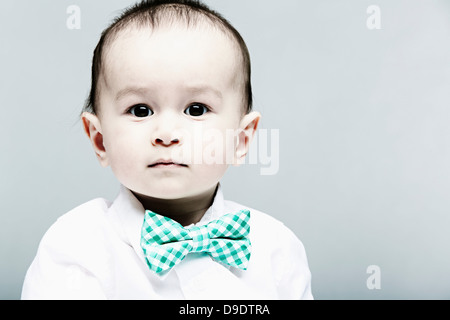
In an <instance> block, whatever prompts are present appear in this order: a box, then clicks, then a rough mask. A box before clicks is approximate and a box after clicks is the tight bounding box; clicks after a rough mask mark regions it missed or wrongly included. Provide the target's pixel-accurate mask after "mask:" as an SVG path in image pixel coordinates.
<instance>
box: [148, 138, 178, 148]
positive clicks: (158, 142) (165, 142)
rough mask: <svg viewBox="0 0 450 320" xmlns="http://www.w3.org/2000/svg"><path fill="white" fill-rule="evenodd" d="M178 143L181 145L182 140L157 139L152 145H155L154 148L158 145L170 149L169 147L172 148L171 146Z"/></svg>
mask: <svg viewBox="0 0 450 320" xmlns="http://www.w3.org/2000/svg"><path fill="white" fill-rule="evenodd" d="M178 143H180V140H179V139H177V138H173V139H172V138H165V139H164V138H155V139H152V144H153V145H154V146H157V145H160V146H164V147H169V146H171V145H174V144H178Z"/></svg>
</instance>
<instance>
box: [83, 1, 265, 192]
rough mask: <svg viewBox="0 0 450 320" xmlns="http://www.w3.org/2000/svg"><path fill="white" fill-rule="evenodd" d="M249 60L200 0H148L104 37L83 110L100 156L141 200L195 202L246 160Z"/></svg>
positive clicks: (252, 125)
mask: <svg viewBox="0 0 450 320" xmlns="http://www.w3.org/2000/svg"><path fill="white" fill-rule="evenodd" d="M251 107H252V92H251V85H250V58H249V54H248V50H247V47H246V45H245V43H244V41H243V40H242V38H241V36H240V35H239V33H238V32H237V31H236V30H235V29H234V28H233V27H232V26H231V25H230V24H229V23H228V22H227V21H226V20H225V19H223V18H222V17H221V16H220V15H218V14H217V13H215V12H213V11H211V10H210V9H208V8H207V7H206V6H204V5H203V4H200V3H199V2H197V1H187V0H179V1H143V2H141V3H139V4H137V5H135V6H134V7H131V8H129V9H127V10H126V11H125V12H124V13H123V14H122V15H121V16H120V17H119V18H117V19H116V20H115V21H114V22H113V23H112V24H111V26H110V27H108V28H107V29H106V30H105V31H104V32H103V34H102V37H101V38H100V41H99V43H98V45H97V47H96V49H95V51H94V58H93V65H92V85H91V92H90V95H89V98H88V100H87V102H86V106H85V108H84V112H83V114H82V118H83V124H84V128H85V131H86V133H87V134H88V136H89V138H90V140H91V142H92V145H93V147H94V150H95V152H96V155H97V158H98V159H99V161H100V163H101V164H102V165H103V166H108V165H109V166H111V168H112V171H113V173H114V174H115V175H116V177H117V178H118V180H119V181H120V182H121V183H122V184H123V185H124V186H126V187H127V188H129V189H130V190H132V191H133V192H135V193H136V194H139V195H143V196H151V197H155V198H165V199H176V198H184V197H192V196H196V195H200V194H202V193H205V192H209V191H211V190H213V189H214V188H215V187H216V185H217V183H218V181H219V180H220V178H221V177H222V176H223V174H224V173H225V171H226V169H227V167H228V165H229V164H235V165H237V164H239V163H241V162H242V161H243V159H244V158H245V155H246V153H247V151H248V148H249V144H250V141H251V139H252V137H253V134H254V132H255V130H256V127H257V125H258V121H259V118H260V115H259V114H258V113H257V112H251Z"/></svg>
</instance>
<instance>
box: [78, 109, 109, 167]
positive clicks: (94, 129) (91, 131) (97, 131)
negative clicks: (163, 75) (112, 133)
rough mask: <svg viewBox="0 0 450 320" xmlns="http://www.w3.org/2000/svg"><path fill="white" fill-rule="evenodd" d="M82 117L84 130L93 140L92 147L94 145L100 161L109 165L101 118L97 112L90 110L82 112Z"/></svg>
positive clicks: (104, 164) (105, 165) (104, 165)
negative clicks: (93, 112)
mask: <svg viewBox="0 0 450 320" xmlns="http://www.w3.org/2000/svg"><path fill="white" fill-rule="evenodd" d="M81 119H82V120H83V127H84V132H86V135H87V136H88V138H89V140H91V143H92V147H94V151H95V155H96V156H97V159H98V161H99V162H100V164H101V165H102V166H103V167H107V166H108V165H109V163H108V157H107V155H106V149H105V146H104V145H103V134H102V127H101V124H100V120H99V119H98V117H97V116H96V115H95V114H92V113H90V112H83V113H82V114H81Z"/></svg>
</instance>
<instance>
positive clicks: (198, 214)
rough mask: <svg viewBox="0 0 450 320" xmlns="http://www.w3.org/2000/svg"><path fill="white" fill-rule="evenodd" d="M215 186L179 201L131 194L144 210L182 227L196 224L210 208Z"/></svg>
mask: <svg viewBox="0 0 450 320" xmlns="http://www.w3.org/2000/svg"><path fill="white" fill-rule="evenodd" d="M216 190H217V186H214V187H213V188H212V189H210V190H207V191H205V192H204V193H201V194H199V195H195V196H192V197H187V198H180V199H161V198H153V197H149V196H145V195H141V194H137V193H135V192H133V194H134V195H135V196H136V198H137V199H138V200H139V201H140V202H141V203H142V205H143V206H144V208H145V209H148V210H151V211H153V212H155V213H157V214H160V215H163V216H165V217H167V218H170V219H172V220H175V221H177V222H178V223H180V224H181V225H182V226H188V225H190V224H192V223H197V222H199V221H200V219H201V218H202V217H203V215H204V214H205V212H206V210H208V208H209V207H210V206H211V204H212V203H213V200H214V196H215V194H216Z"/></svg>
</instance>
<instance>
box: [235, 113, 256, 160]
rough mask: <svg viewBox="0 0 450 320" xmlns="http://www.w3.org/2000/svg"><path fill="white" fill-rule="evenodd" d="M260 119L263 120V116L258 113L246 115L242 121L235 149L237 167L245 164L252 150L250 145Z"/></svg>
mask: <svg viewBox="0 0 450 320" xmlns="http://www.w3.org/2000/svg"><path fill="white" fill-rule="evenodd" d="M259 119H261V114H260V113H259V112H256V111H252V112H250V113H248V114H246V115H245V116H244V117H243V118H242V119H241V122H240V125H239V133H238V135H237V142H236V148H235V161H234V165H235V166H239V165H241V164H242V163H244V160H245V156H246V155H247V152H248V150H249V148H250V143H251V142H252V140H253V136H254V135H255V132H256V129H257V128H258V123H259Z"/></svg>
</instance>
